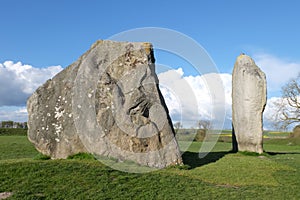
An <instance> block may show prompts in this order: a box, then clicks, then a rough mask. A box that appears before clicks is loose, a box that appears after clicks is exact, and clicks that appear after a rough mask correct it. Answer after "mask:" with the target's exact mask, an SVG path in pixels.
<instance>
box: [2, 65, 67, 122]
mask: <svg viewBox="0 0 300 200" xmlns="http://www.w3.org/2000/svg"><path fill="white" fill-rule="evenodd" d="M62 69H63V68H62V67H61V66H50V67H46V68H36V67H33V66H31V65H24V64H22V63H21V62H17V63H14V62H13V61H6V62H4V63H3V64H1V63H0V121H3V120H13V121H21V122H22V121H27V112H26V108H25V106H26V101H27V98H28V97H29V96H30V95H31V94H32V93H33V92H34V91H35V90H36V89H37V88H38V87H39V86H40V85H42V84H43V83H44V82H46V81H47V80H48V79H50V78H52V77H53V76H55V75H56V74H57V73H58V72H60V71H61V70H62Z"/></svg>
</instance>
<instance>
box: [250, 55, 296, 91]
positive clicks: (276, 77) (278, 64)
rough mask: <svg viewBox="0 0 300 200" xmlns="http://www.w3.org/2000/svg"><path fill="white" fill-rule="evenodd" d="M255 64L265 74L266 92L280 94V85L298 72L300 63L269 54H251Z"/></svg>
mask: <svg viewBox="0 0 300 200" xmlns="http://www.w3.org/2000/svg"><path fill="white" fill-rule="evenodd" d="M253 58H254V60H255V62H256V64H257V65H258V66H259V67H260V68H261V69H262V71H263V72H264V73H265V74H266V77H267V84H268V92H270V93H271V94H272V93H273V92H274V93H277V94H280V90H281V87H282V86H283V85H284V84H285V83H286V82H288V81H289V80H290V79H292V78H295V77H296V76H297V74H298V73H300V63H297V62H290V61H286V60H284V59H280V58H277V57H275V56H273V55H270V54H256V55H254V56H253Z"/></svg>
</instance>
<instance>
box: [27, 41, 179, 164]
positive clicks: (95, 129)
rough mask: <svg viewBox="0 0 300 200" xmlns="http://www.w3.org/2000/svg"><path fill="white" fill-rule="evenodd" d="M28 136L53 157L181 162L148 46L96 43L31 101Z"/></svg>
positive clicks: (149, 162) (144, 44)
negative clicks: (86, 154) (90, 155)
mask: <svg viewBox="0 0 300 200" xmlns="http://www.w3.org/2000/svg"><path fill="white" fill-rule="evenodd" d="M27 107H28V114H29V121H28V127H29V130H28V137H29V140H30V141H31V142H32V143H34V145H35V146H36V148H37V149H38V150H39V151H40V152H42V153H43V154H46V155H49V156H51V157H52V158H66V157H67V156H69V155H72V154H76V153H78V152H90V153H94V154H96V155H101V156H107V157H113V158H117V159H118V160H120V161H122V160H132V161H135V162H137V163H139V164H142V165H146V166H150V167H157V168H163V167H165V166H168V165H173V164H181V163H182V159H181V155H180V151H179V148H178V145H177V141H176V139H175V137H174V130H173V126H172V123H171V120H170V117H169V114H168V110H167V107H166V105H165V102H164V99H163V97H162V95H161V93H160V90H159V88H158V79H157V76H156V74H155V65H154V56H153V50H152V45H151V44H150V43H129V42H113V41H98V42H96V43H95V44H94V45H93V46H92V47H91V49H90V50H89V51H87V52H86V53H85V54H84V55H82V56H81V57H80V58H79V59H78V61H76V62H75V63H73V64H72V65H70V66H69V67H67V68H66V69H65V70H63V71H62V72H61V73H59V74H58V75H56V76H55V77H54V78H53V79H52V80H48V81H47V82H46V83H45V84H44V85H43V86H41V87H39V88H38V89H37V90H36V91H35V92H34V94H33V95H32V96H31V97H30V98H29V100H28V102H27Z"/></svg>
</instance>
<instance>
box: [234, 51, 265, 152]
mask: <svg viewBox="0 0 300 200" xmlns="http://www.w3.org/2000/svg"><path fill="white" fill-rule="evenodd" d="M266 93H267V84H266V76H265V74H264V73H263V72H262V71H261V70H260V69H259V67H257V66H256V64H255V62H254V61H253V60H252V59H251V58H250V57H249V56H247V55H240V56H239V57H238V58H237V60H236V63H235V65H234V69H233V74H232V123H233V128H234V133H235V136H236V140H237V143H238V150H239V151H249V152H257V153H262V152H263V122H262V114H263V111H264V108H265V105H266V99H267V96H266Z"/></svg>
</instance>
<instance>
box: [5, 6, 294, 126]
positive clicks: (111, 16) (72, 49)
mask: <svg viewBox="0 0 300 200" xmlns="http://www.w3.org/2000/svg"><path fill="white" fill-rule="evenodd" d="M0 6H1V12H0V19H1V20H0V27H1V31H0V63H2V64H3V63H5V62H6V61H12V62H13V63H17V62H21V63H22V65H30V66H33V68H34V69H35V70H36V71H35V75H36V74H38V75H41V73H40V72H38V71H37V69H43V68H47V67H50V66H62V67H63V68H64V67H66V66H68V65H69V64H71V63H73V62H74V61H75V60H77V58H78V57H79V56H80V55H82V54H83V53H84V52H85V51H86V50H88V49H89V47H90V46H91V44H93V43H94V42H95V41H96V40H98V39H106V38H109V37H111V36H112V35H114V34H117V33H120V32H122V31H126V30H129V29H134V28H141V27H162V28H168V29H172V30H175V31H179V32H181V33H183V34H185V35H187V36H189V37H191V38H193V39H194V40H195V41H197V42H198V43H199V44H200V45H202V46H203V47H204V49H205V50H206V51H207V52H208V53H209V55H210V56H211V58H212V59H213V61H214V62H215V63H216V65H217V67H218V70H219V71H220V72H221V73H225V74H230V73H231V71H232V68H233V65H234V62H235V59H236V57H237V56H238V55H239V54H240V53H241V52H244V53H246V54H249V55H250V56H252V57H253V58H254V59H255V61H257V64H262V65H264V66H263V67H262V68H263V70H264V69H265V72H268V73H266V75H267V77H268V76H269V77H271V80H270V81H269V82H270V83H271V84H270V85H271V86H270V87H271V89H270V90H269V98H271V97H278V96H280V87H281V85H282V84H283V82H284V81H286V80H288V78H290V77H292V76H293V75H296V74H297V73H298V72H299V71H300V64H299V63H300V51H299V46H300V36H299V33H300V26H299V19H300V12H299V9H300V2H299V1H297V0H286V1H274V0H272V1H271V0H261V1H259V0H252V1H238V0H226V1H225V0H223V1H222V0H210V1H208V0H207V1H204V0H190V1H174V0H173V1H157V0H155V1H136V0H128V1H121V0H120V1H117V0H104V1H100V0H99V1H96V0H76V1H74V0H44V1H40V0H28V1H22V0H1V1H0ZM156 60H157V62H159V63H163V64H167V65H171V66H172V67H173V68H179V67H181V68H182V69H183V71H184V74H185V75H186V76H188V75H193V76H196V75H197V74H194V72H193V71H191V70H190V69H189V66H188V65H187V63H186V62H184V61H182V60H180V59H176V58H172V56H169V55H165V54H163V53H159V52H156ZM22 65H20V66H22ZM273 66H275V67H274V68H273ZM55 70H58V68H55V67H54V68H51V70H50V71H47V75H48V76H47V77H46V76H45V79H47V78H49V76H50V75H52V74H54V73H55V72H56V71H55ZM291 71H292V72H291ZM285 73H286V74H285ZM277 78H278V82H277ZM0 79H1V77H0ZM279 79H282V80H281V81H280V80H279ZM2 80H4V79H3V78H2ZM42 80H43V79H41V78H40V79H39V81H40V82H41V81H42ZM0 83H1V80H0ZM12 84H13V83H12ZM0 87H2V89H1V88H0V92H1V90H4V89H3V88H4V87H6V85H3V84H2V85H1V86H0ZM23 90H24V88H23ZM26 94H28V93H26ZM0 100H1V96H0ZM0 103H1V101H0ZM1 106H2V107H1ZM5 106H6V107H5ZM7 106H20V105H19V104H18V105H5V104H2V105H0V114H1V111H2V113H5V111H8V110H11V108H10V109H8V108H7ZM21 106H23V107H24V106H25V100H24V105H21ZM1 119H2V120H3V119H6V118H5V117H2V118H1V116H0V120H1Z"/></svg>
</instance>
